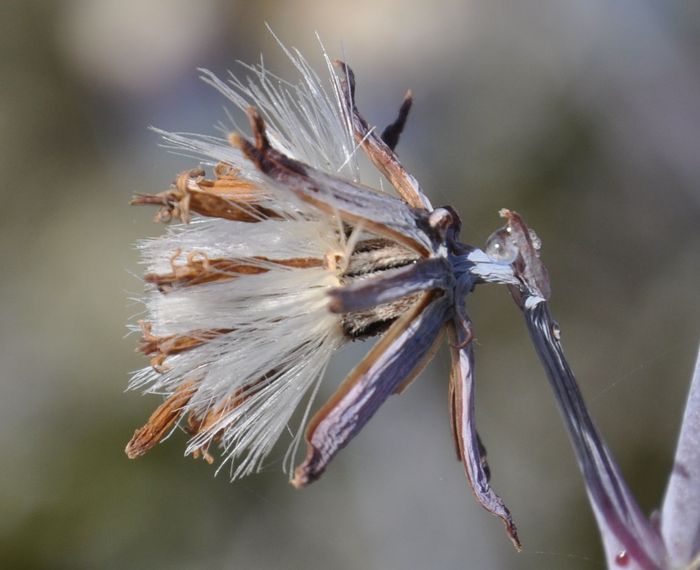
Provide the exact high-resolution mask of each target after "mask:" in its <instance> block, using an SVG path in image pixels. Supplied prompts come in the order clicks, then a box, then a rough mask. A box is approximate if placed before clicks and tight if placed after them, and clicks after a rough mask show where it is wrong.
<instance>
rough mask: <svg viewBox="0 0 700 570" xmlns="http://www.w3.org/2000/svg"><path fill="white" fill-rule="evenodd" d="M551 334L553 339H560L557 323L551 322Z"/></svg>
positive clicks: (559, 329)
mask: <svg viewBox="0 0 700 570" xmlns="http://www.w3.org/2000/svg"><path fill="white" fill-rule="evenodd" d="M552 335H553V336H554V338H555V339H557V340H561V328H560V327H559V323H553V324H552Z"/></svg>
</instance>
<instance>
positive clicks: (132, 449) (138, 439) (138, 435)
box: [124, 382, 197, 459]
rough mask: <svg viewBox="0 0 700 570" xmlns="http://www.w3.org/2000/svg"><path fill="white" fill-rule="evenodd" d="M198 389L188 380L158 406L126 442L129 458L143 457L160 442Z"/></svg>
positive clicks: (195, 384)
mask: <svg viewBox="0 0 700 570" xmlns="http://www.w3.org/2000/svg"><path fill="white" fill-rule="evenodd" d="M196 391H197V383H196V382H187V383H185V384H182V385H180V386H179V387H178V388H177V390H175V392H174V393H173V394H172V395H171V396H170V397H169V398H168V399H167V400H165V402H163V403H162V404H161V405H160V406H158V407H157V408H156V411H155V412H153V413H152V414H151V417H150V418H148V421H147V422H146V424H145V425H144V426H143V427H141V428H139V429H137V430H136V431H135V432H134V435H133V437H132V438H131V439H130V440H129V443H127V444H126V448H125V449H124V451H125V452H126V455H127V457H128V458H129V459H135V458H137V457H141V456H142V455H144V454H145V453H146V452H147V451H149V450H150V449H151V448H153V447H154V446H155V445H156V444H157V443H158V442H160V441H161V440H162V439H163V438H164V437H165V436H166V435H167V434H168V432H169V431H170V429H171V428H172V426H173V424H174V423H175V422H176V421H177V420H178V419H179V418H180V416H181V415H182V413H183V411H184V408H185V406H186V405H187V403H188V402H189V401H190V399H191V398H192V396H193V395H194V393H195V392H196Z"/></svg>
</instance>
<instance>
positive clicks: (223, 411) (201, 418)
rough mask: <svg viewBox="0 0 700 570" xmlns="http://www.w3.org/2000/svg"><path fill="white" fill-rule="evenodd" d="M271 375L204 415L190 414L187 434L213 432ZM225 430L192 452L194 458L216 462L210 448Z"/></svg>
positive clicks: (236, 393)
mask: <svg viewBox="0 0 700 570" xmlns="http://www.w3.org/2000/svg"><path fill="white" fill-rule="evenodd" d="M268 377H269V374H266V375H265V376H263V377H261V378H259V379H258V380H256V381H255V382H252V383H251V384H247V385H246V386H241V387H240V388H237V389H236V390H235V391H234V393H233V394H232V395H230V396H229V397H228V398H226V399H225V400H224V402H223V403H221V404H219V405H218V406H216V407H215V408H214V409H211V410H209V411H208V412H206V413H205V414H204V415H197V414H194V413H192V414H190V415H189V417H188V418H187V432H188V433H189V434H190V435H192V436H196V435H198V434H200V433H203V432H206V431H209V430H211V429H212V428H213V427H214V426H216V424H218V423H219V422H220V421H221V420H222V419H223V418H224V417H225V416H226V415H227V414H229V413H231V412H232V411H233V410H235V409H236V408H237V407H238V406H240V405H242V404H243V403H244V402H245V401H246V400H248V398H251V397H252V396H253V395H255V394H256V393H257V392H258V390H260V389H261V388H262V386H261V384H263V382H264V381H265V380H267V379H268ZM223 431H224V430H223V429H219V430H218V431H217V432H216V433H215V434H214V435H213V436H212V437H211V439H209V441H208V442H207V443H206V444H205V445H201V446H200V447H198V448H196V449H195V450H194V451H193V452H192V457H193V458H195V459H199V458H200V457H201V458H202V459H204V461H206V462H207V463H209V464H211V463H213V462H214V457H213V456H212V455H211V453H209V448H210V447H211V444H212V443H217V442H218V441H219V440H220V439H221V436H222V435H223Z"/></svg>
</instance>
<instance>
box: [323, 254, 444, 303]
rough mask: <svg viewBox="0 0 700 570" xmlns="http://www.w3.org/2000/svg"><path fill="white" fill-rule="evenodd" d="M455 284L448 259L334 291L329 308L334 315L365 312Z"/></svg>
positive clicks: (425, 262)
mask: <svg viewBox="0 0 700 570" xmlns="http://www.w3.org/2000/svg"><path fill="white" fill-rule="evenodd" d="M453 284H454V278H453V276H452V268H451V267H450V265H449V264H448V263H447V261H446V260H445V259H444V258H439V257H435V258H431V259H424V260H419V261H417V262H415V263H412V264H411V265H406V266H405V267H399V268H397V269H389V270H387V271H383V272H382V273H380V274H379V275H373V276H372V277H367V278H366V279H361V280H358V281H355V282H353V283H350V284H349V285H345V286H344V287H338V288H337V289H332V290H331V291H329V293H328V295H329V296H330V297H331V302H330V307H329V308H330V310H331V311H332V312H334V313H348V312H350V311H362V310H365V309H371V308H373V307H376V306H377V305H381V304H383V303H391V302H392V301H397V300H399V299H401V298H402V297H405V296H406V295H412V294H413V293H419V292H421V291H427V290H430V289H442V290H446V289H450V288H451V287H452V286H453Z"/></svg>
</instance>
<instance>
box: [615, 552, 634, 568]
mask: <svg viewBox="0 0 700 570" xmlns="http://www.w3.org/2000/svg"><path fill="white" fill-rule="evenodd" d="M630 560H631V559H630V555H629V554H628V553H627V551H626V550H623V551H622V552H619V553H618V554H617V556H615V564H617V565H618V566H627V565H628V564H629V563H630Z"/></svg>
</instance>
